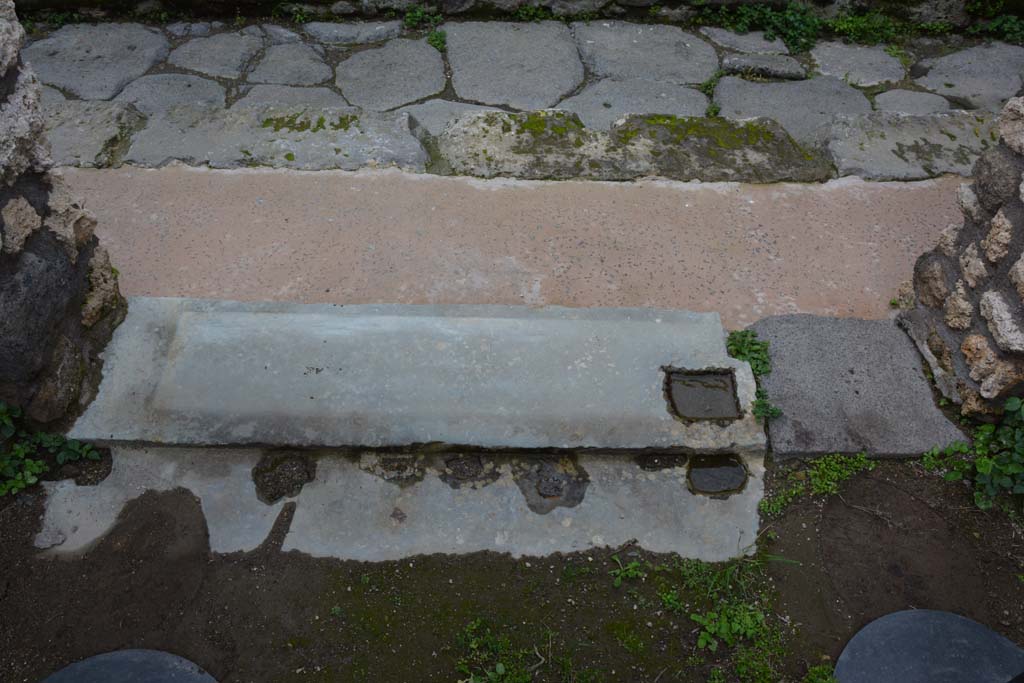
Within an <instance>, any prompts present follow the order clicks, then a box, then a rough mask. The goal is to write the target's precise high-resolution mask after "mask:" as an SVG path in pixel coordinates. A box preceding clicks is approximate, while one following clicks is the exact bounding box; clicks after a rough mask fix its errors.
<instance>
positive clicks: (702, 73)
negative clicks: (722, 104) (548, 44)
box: [572, 21, 718, 85]
mask: <svg viewBox="0 0 1024 683" xmlns="http://www.w3.org/2000/svg"><path fill="white" fill-rule="evenodd" d="M572 28H573V33H574V34H575V36H576V44H577V45H578V46H579V49H580V54H581V55H583V61H584V63H586V65H587V66H588V67H589V68H590V70H591V71H592V72H593V73H594V74H595V75H597V76H607V77H610V78H618V79H626V78H648V79H651V80H656V81H669V82H671V83H677V84H679V85H684V84H687V83H691V84H692V83H703V82H704V81H706V80H707V79H709V78H710V77H711V76H713V75H714V73H715V71H716V70H717V69H718V55H717V54H716V53H715V48H713V47H711V45H709V44H708V43H706V42H704V41H703V40H701V39H700V38H698V37H697V36H694V35H692V34H689V33H684V32H683V30H682V29H680V28H678V27H676V26H649V25H645V24H630V23H628V22H624V21H595V22H590V23H583V22H576V23H574V24H573V25H572Z"/></svg>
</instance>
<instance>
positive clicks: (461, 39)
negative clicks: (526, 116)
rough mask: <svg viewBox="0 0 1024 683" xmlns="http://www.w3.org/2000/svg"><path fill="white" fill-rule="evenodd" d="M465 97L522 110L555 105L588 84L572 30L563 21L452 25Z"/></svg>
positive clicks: (459, 86) (453, 58)
mask: <svg viewBox="0 0 1024 683" xmlns="http://www.w3.org/2000/svg"><path fill="white" fill-rule="evenodd" d="M444 29H445V31H446V33H447V36H448V63H449V64H450V65H451V68H452V84H453V85H454V86H455V92H456V93H458V95H459V97H462V98H465V99H467V100H473V101H475V102H481V103H483V104H500V105H507V106H510V107H514V108H516V109H543V108H545V107H550V106H552V105H553V104H555V103H556V102H558V101H559V100H560V99H562V98H563V97H565V96H566V95H568V94H569V93H571V92H572V91H573V90H575V89H576V87H577V86H578V85H579V84H580V83H582V82H583V64H582V62H580V58H579V55H578V54H577V52H576V45H575V44H574V43H573V39H572V34H571V33H570V31H569V28H568V27H567V26H565V24H562V23H560V22H555V21H542V22H539V23H531V24H509V23H500V22H475V21H470V22H465V23H456V24H446V25H445V27H444Z"/></svg>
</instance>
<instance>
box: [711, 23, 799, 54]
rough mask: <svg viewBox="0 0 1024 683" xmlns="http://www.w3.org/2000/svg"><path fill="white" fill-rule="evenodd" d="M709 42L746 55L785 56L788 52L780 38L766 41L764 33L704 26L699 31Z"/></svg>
mask: <svg viewBox="0 0 1024 683" xmlns="http://www.w3.org/2000/svg"><path fill="white" fill-rule="evenodd" d="M700 32H701V33H703V34H704V36H705V37H707V38H708V39H709V40H711V42H713V43H717V44H718V45H721V46H722V47H724V48H727V49H729V50H736V51H737V52H743V53H747V54H770V55H787V54H789V50H788V49H787V48H786V44H785V43H783V42H782V39H781V38H775V39H774V40H768V39H767V38H765V37H764V31H750V32H748V33H736V32H735V31H730V30H729V29H726V28H718V27H716V26H705V27H704V28H702V29H701V30H700Z"/></svg>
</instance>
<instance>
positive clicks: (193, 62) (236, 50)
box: [168, 33, 263, 78]
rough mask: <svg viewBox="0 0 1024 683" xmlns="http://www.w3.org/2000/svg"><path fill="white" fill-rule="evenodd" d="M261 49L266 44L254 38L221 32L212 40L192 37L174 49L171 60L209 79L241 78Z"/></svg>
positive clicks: (212, 37)
mask: <svg viewBox="0 0 1024 683" xmlns="http://www.w3.org/2000/svg"><path fill="white" fill-rule="evenodd" d="M262 47H263V41H262V40H261V39H259V38H256V37H255V36H248V35H242V34H241V33H221V34H219V35H216V36H210V37H209V38H193V39H192V40H190V41H188V42H187V43H185V44H184V45H182V46H181V47H179V48H177V49H176V50H174V52H172V53H171V56H170V57H169V58H168V61H169V62H170V63H171V64H173V65H175V66H180V67H181V68H183V69H189V70H191V71H198V72H199V73H203V74H206V75H208V76H219V77H220V78H238V77H240V76H241V75H242V70H243V69H244V68H245V66H246V64H248V63H249V60H250V59H252V58H253V57H254V56H256V53H257V52H259V51H260V49H261V48H262Z"/></svg>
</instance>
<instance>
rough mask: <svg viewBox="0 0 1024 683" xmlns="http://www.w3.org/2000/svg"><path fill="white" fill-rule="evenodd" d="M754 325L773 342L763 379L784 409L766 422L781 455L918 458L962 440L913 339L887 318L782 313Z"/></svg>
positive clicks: (781, 456) (772, 397) (754, 327)
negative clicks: (768, 368) (943, 409)
mask: <svg viewBox="0 0 1024 683" xmlns="http://www.w3.org/2000/svg"><path fill="white" fill-rule="evenodd" d="M751 329H753V330H755V331H756V332H757V333H758V336H759V337H760V338H761V339H764V340H767V341H768V342H770V343H771V346H770V348H769V352H770V354H771V361H772V372H771V374H769V375H766V376H764V377H763V378H762V380H761V383H762V386H763V387H764V388H765V389H766V390H767V391H768V396H769V398H770V400H771V402H772V403H773V404H774V405H776V406H778V407H779V408H781V409H782V416H781V417H778V418H776V419H774V420H772V421H771V422H770V423H769V427H768V430H769V437H770V440H771V444H772V448H773V449H774V452H775V457H776V458H777V459H779V460H785V459H788V458H805V457H816V456H821V455H826V454H829V453H858V452H860V451H866V452H867V453H868V454H869V455H872V456H891V457H913V456H918V455H920V454H921V453H923V452H925V451H926V450H928V449H930V448H932V447H933V446H944V445H946V444H948V443H950V442H952V441H956V440H963V438H964V435H963V433H962V432H961V431H960V430H959V429H957V427H956V426H955V425H954V424H953V423H952V422H950V421H949V420H947V419H946V417H945V416H944V415H943V414H942V412H941V411H940V410H939V409H938V407H937V406H936V403H935V398H934V396H933V395H932V389H931V386H930V385H929V383H928V380H927V379H926V378H925V375H924V370H923V366H922V361H921V358H920V356H918V353H917V349H916V348H915V347H914V344H913V342H912V341H911V340H910V338H909V337H908V336H907V335H906V334H905V333H904V332H903V331H902V330H900V329H899V328H898V327H896V325H895V324H894V323H893V322H891V321H888V320H858V319H853V318H825V317H819V316H813V315H784V316H776V317H771V318H765V319H764V320H761V321H759V322H757V323H755V324H754V325H752V326H751Z"/></svg>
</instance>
